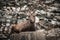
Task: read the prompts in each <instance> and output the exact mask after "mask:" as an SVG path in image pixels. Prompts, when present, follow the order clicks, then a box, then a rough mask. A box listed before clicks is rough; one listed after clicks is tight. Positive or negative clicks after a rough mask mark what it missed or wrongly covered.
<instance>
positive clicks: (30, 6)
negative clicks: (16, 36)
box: [0, 0, 60, 40]
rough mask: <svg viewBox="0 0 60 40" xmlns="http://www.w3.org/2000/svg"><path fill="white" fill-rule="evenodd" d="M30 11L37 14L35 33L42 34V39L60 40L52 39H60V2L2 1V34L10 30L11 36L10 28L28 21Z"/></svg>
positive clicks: (0, 23) (0, 6)
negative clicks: (12, 25)
mask: <svg viewBox="0 0 60 40" xmlns="http://www.w3.org/2000/svg"><path fill="white" fill-rule="evenodd" d="M30 10H31V11H30ZM29 11H30V12H34V14H37V15H36V16H35V18H36V19H35V26H36V31H34V33H36V34H38V35H40V34H41V37H42V38H44V37H45V36H46V37H47V38H46V40H49V39H50V40H60V39H59V38H58V39H52V38H57V37H60V0H0V18H1V19H0V26H1V27H0V33H1V34H2V31H3V30H5V29H9V31H8V32H7V33H8V34H10V32H11V30H10V29H11V27H9V28H8V26H11V24H14V23H20V22H22V21H24V20H26V18H27V15H28V12H29ZM20 35H21V34H20ZM38 35H37V37H40V36H38ZM32 38H33V37H32ZM22 40H23V39H22ZM27 40H28V39H27ZM33 40H34V39H33ZM35 40H37V39H35ZM38 40H45V38H44V39H39V38H38Z"/></svg>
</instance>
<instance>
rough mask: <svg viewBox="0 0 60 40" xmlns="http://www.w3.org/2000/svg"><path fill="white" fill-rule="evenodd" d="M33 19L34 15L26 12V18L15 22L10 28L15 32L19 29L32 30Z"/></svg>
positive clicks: (33, 28) (19, 30)
mask: <svg viewBox="0 0 60 40" xmlns="http://www.w3.org/2000/svg"><path fill="white" fill-rule="evenodd" d="M34 21H35V15H34V14H33V12H32V13H30V12H29V13H28V19H27V20H25V21H23V22H21V23H18V24H15V25H14V26H13V27H12V29H13V30H14V31H16V32H21V31H34V30H35V27H34Z"/></svg>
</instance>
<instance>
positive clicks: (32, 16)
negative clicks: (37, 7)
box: [27, 11, 36, 22]
mask: <svg viewBox="0 0 60 40" xmlns="http://www.w3.org/2000/svg"><path fill="white" fill-rule="evenodd" d="M35 15H36V14H35V13H34V12H33V11H29V12H28V13H27V16H28V18H27V19H28V20H30V21H31V22H35Z"/></svg>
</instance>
